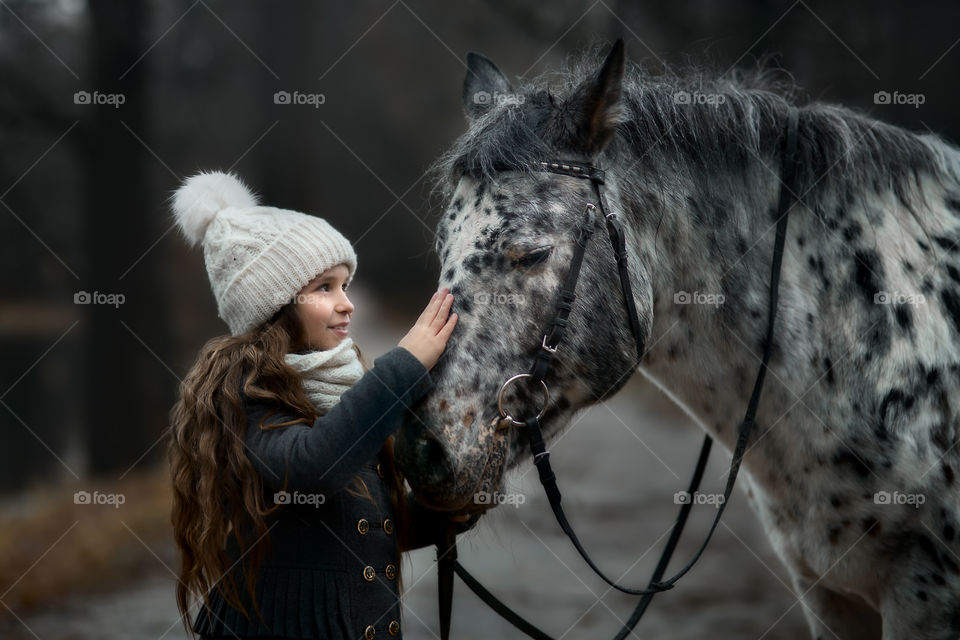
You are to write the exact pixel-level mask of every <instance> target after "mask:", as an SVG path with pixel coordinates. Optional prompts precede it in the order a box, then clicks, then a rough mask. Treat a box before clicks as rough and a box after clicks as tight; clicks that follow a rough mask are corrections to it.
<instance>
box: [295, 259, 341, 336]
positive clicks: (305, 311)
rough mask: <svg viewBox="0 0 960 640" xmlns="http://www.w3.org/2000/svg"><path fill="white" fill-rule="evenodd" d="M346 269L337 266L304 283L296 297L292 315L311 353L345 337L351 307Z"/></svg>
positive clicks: (339, 265)
mask: <svg viewBox="0 0 960 640" xmlns="http://www.w3.org/2000/svg"><path fill="white" fill-rule="evenodd" d="M349 274H350V272H349V270H348V269H347V265H345V264H338V265H337V266H335V267H331V268H329V269H327V270H326V271H324V272H323V273H321V274H320V275H318V276H317V277H316V278H314V279H313V280H311V281H310V282H309V283H307V286H305V287H304V288H303V289H301V290H300V292H299V293H298V294H297V303H296V304H295V305H294V311H295V312H296V314H297V317H299V318H300V323H301V324H302V325H303V328H304V331H305V333H306V336H307V343H308V345H309V347H310V348H311V349H318V350H321V351H326V350H327V349H332V348H333V347H335V346H337V345H338V344H340V341H341V340H343V339H344V338H346V337H347V328H348V327H347V325H348V324H349V323H350V316H351V314H352V313H353V303H351V302H350V300H348V299H347V294H346V289H347V276H349Z"/></svg>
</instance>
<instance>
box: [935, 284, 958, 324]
mask: <svg viewBox="0 0 960 640" xmlns="http://www.w3.org/2000/svg"><path fill="white" fill-rule="evenodd" d="M940 302H941V303H942V304H943V307H944V309H946V311H947V314H949V316H950V321H951V322H953V329H954V331H956V332H957V333H960V298H958V297H957V294H956V293H954V292H953V291H951V290H950V289H943V290H942V291H940Z"/></svg>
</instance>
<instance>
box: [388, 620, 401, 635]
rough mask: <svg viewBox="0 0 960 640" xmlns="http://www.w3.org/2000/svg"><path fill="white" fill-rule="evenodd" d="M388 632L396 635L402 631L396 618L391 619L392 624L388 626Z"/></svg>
mask: <svg viewBox="0 0 960 640" xmlns="http://www.w3.org/2000/svg"><path fill="white" fill-rule="evenodd" d="M387 632H389V633H390V635H392V636H395V635H397V634H399V633H400V623H399V622H397V621H396V620H391V621H390V625H389V626H388V627H387Z"/></svg>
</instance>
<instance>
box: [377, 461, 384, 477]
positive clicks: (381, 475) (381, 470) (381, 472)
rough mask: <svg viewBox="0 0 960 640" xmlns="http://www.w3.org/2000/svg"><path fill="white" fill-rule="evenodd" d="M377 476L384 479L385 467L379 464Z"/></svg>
mask: <svg viewBox="0 0 960 640" xmlns="http://www.w3.org/2000/svg"><path fill="white" fill-rule="evenodd" d="M377 475H378V476H380V477H381V478H382V477H383V465H382V464H380V463H379V462H378V463H377Z"/></svg>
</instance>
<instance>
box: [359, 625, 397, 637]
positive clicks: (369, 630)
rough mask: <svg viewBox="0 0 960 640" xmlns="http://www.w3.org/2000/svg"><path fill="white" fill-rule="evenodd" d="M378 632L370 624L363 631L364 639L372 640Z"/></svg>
mask: <svg viewBox="0 0 960 640" xmlns="http://www.w3.org/2000/svg"><path fill="white" fill-rule="evenodd" d="M398 628H399V627H398ZM376 632H377V630H376V629H374V628H373V625H370V624H368V625H367V628H366V629H364V630H363V637H364V638H366V639H367V640H370V639H371V638H373V635H374V634H375V633H376Z"/></svg>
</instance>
